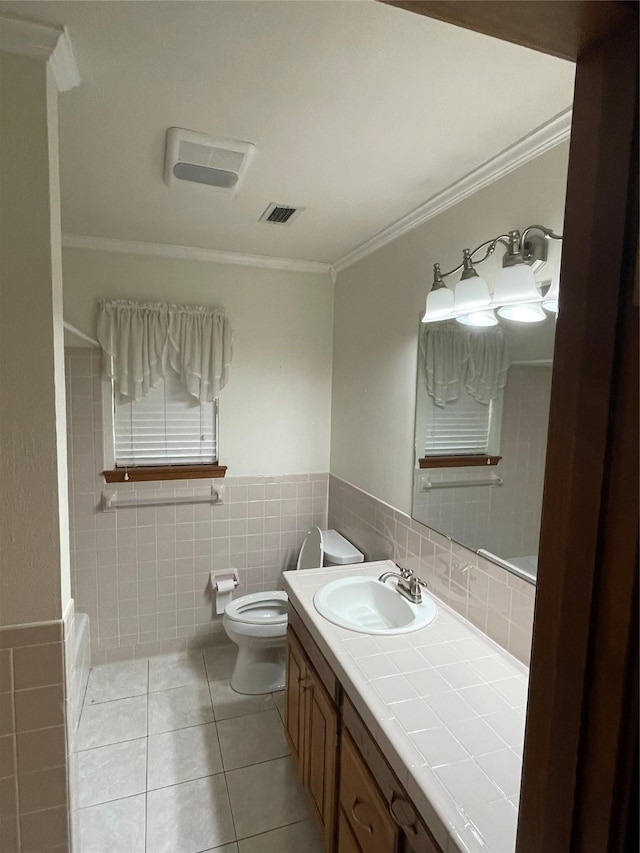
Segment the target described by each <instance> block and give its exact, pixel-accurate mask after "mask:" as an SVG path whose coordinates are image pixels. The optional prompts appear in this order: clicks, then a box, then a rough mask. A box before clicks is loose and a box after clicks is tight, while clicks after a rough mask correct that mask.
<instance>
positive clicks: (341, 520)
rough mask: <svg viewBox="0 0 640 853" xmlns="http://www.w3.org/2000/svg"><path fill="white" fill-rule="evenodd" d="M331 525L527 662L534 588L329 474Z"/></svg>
mask: <svg viewBox="0 0 640 853" xmlns="http://www.w3.org/2000/svg"><path fill="white" fill-rule="evenodd" d="M328 524H329V527H335V528H336V529H338V530H340V532H341V533H342V534H343V535H344V536H346V538H347V539H349V540H350V541H351V542H353V544H354V545H355V546H356V547H357V548H359V549H360V550H361V551H362V552H363V553H364V555H365V559H367V560H383V559H391V560H397V561H400V562H401V563H402V564H403V565H406V566H408V567H410V568H412V569H414V571H415V572H416V574H417V575H419V576H420V577H422V578H423V579H424V580H426V581H427V583H428V584H429V587H430V589H431V590H432V591H433V592H434V593H435V595H437V596H438V597H439V598H441V599H442V600H443V601H444V602H445V603H446V604H448V605H449V606H450V607H452V608H453V609H454V610H455V611H457V612H458V613H460V614H461V615H462V616H464V617H466V618H467V619H468V620H469V621H470V622H472V623H473V624H474V625H476V626H477V627H478V628H480V630H481V631H484V632H485V633H486V634H487V635H488V636H489V637H491V639H493V640H494V641H495V642H496V643H498V644H499V645H500V646H502V648H504V649H506V650H507V651H508V652H510V653H511V654H512V655H514V657H516V658H518V659H519V660H521V661H522V662H523V663H525V664H528V663H529V657H530V654H531V635H532V630H533V608H534V602H535V587H534V586H533V585H532V584H530V583H527V581H524V580H522V579H521V578H518V577H516V576H515V575H512V574H511V573H510V572H507V571H505V569H502V568H500V566H497V565H496V564H495V563H492V562H490V561H489V560H485V559H484V558H483V557H480V556H478V554H476V553H475V552H474V551H469V550H468V549H467V548H464V547H463V546H462V545H458V544H457V543H455V542H453V541H452V540H451V539H447V538H446V537H445V536H442V535H441V534H440V533H437V532H436V531H434V530H431V529H430V528H429V527H425V526H424V525H423V524H420V523H419V522H417V521H414V520H413V519H411V518H410V517H409V516H408V515H405V513H403V512H399V511H398V510H396V509H394V508H393V507H391V506H389V505H388V504H385V503H383V502H382V501H379V500H377V499H376V498H374V497H372V496H371V495H368V494H367V493H366V492H363V491H361V490H360V489H358V488H356V487H355V486H352V485H351V484H350V483H347V482H345V481H344V480H340V479H339V478H338V477H334V476H333V475H331V476H330V477H329V517H328Z"/></svg>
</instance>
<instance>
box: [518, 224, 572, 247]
mask: <svg viewBox="0 0 640 853" xmlns="http://www.w3.org/2000/svg"><path fill="white" fill-rule="evenodd" d="M529 231H542V233H543V234H544V236H545V237H548V238H549V239H550V240H562V234H556V233H555V231H554V230H553V228H545V226H544V225H530V226H529V227H528V228H525V229H524V231H523V232H522V242H523V244H524V243H525V242H526V239H527V234H528V233H529Z"/></svg>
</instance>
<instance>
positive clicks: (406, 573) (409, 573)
mask: <svg viewBox="0 0 640 853" xmlns="http://www.w3.org/2000/svg"><path fill="white" fill-rule="evenodd" d="M396 568H398V569H400V574H401V575H402V577H403V578H404V579H405V580H409V578H412V577H413V569H407V568H405V567H404V566H401V565H400V563H396Z"/></svg>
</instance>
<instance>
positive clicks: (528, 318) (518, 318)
mask: <svg viewBox="0 0 640 853" xmlns="http://www.w3.org/2000/svg"><path fill="white" fill-rule="evenodd" d="M498 314H499V316H500V317H503V318H504V319H505V320H513V322H514V323H541V322H542V321H543V320H546V318H547V315H546V314H545V313H544V311H543V310H542V308H541V307H540V303H539V302H524V303H520V304H519V305H518V304H516V305H503V306H502V308H498Z"/></svg>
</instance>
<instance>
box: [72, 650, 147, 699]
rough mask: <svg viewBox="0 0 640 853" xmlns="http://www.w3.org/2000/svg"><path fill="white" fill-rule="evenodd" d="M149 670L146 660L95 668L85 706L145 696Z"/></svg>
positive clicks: (90, 679)
mask: <svg viewBox="0 0 640 853" xmlns="http://www.w3.org/2000/svg"><path fill="white" fill-rule="evenodd" d="M148 670H149V663H148V661H147V659H146V658H143V659H140V660H127V661H123V662H122V663H107V664H104V665H103V666H96V667H94V668H93V669H92V670H91V674H90V675H89V683H88V684H87V693H86V696H85V700H84V704H85V706H87V705H94V704H96V703H98V702H111V701H113V700H114V699H127V698H129V697H131V696H144V694H145V693H146V692H147V687H148Z"/></svg>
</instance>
